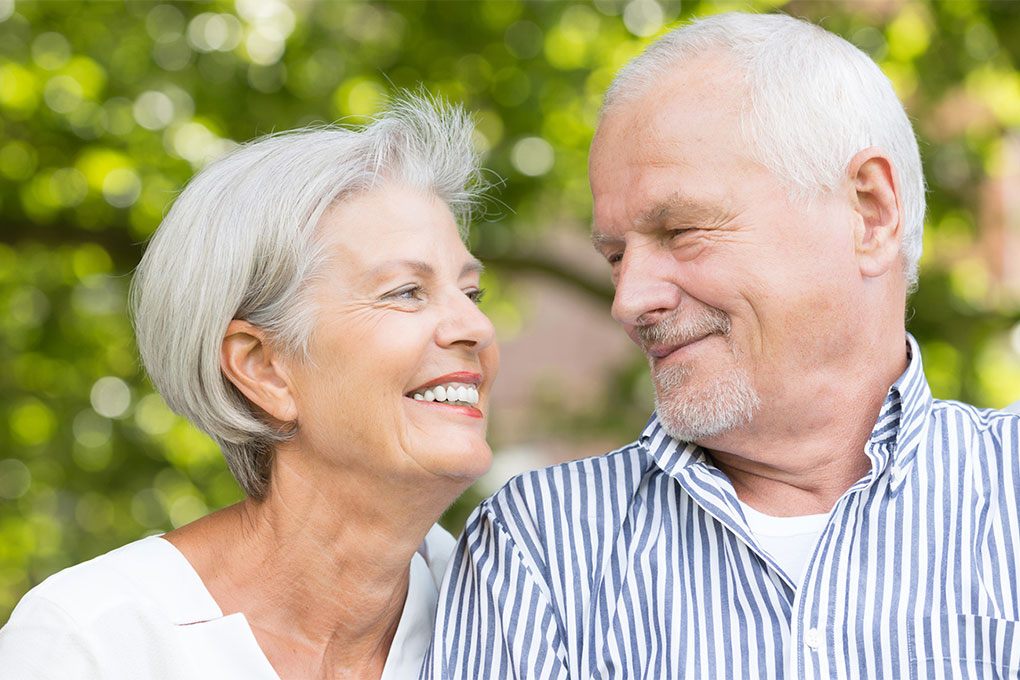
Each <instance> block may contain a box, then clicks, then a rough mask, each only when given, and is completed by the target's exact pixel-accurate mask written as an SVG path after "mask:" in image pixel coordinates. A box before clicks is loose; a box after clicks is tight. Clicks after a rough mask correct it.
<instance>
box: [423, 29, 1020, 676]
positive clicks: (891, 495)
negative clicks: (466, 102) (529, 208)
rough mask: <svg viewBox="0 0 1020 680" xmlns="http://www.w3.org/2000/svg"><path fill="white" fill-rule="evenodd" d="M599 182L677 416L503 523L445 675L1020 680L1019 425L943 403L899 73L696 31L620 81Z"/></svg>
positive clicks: (464, 605) (462, 588)
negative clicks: (931, 348) (917, 317)
mask: <svg viewBox="0 0 1020 680" xmlns="http://www.w3.org/2000/svg"><path fill="white" fill-rule="evenodd" d="M590 175H591V177H590V179H591V187H592V194H593V196H594V202H595V203H594V205H595V220H594V234H593V238H594V242H595V246H596V248H597V249H598V250H599V252H600V253H602V255H604V256H605V258H606V260H607V261H608V262H609V264H610V266H611V267H612V273H613V281H614V282H615V285H616V297H615V300H614V303H613V316H614V317H615V318H616V319H617V320H618V321H619V322H620V324H621V325H622V326H623V328H624V330H625V331H626V332H627V334H628V335H629V336H630V337H631V338H632V339H633V340H634V342H636V343H637V344H638V345H639V346H640V347H641V348H642V350H644V352H645V354H646V355H647V356H648V362H649V365H650V367H651V372H652V377H653V378H654V382H655V388H656V394H657V402H656V411H655V415H654V416H653V417H652V419H651V420H650V421H649V423H648V425H647V427H646V428H645V430H644V432H643V433H642V434H641V436H640V438H639V439H638V440H637V441H636V442H635V443H633V444H631V445H630V446H627V447H625V448H623V449H620V450H618V451H615V452H613V453H610V454H608V455H606V456H602V457H599V458H591V459H586V460H580V461H575V462H573V463H568V464H565V465H560V466H557V467H554V468H550V469H547V470H540V471H537V472H533V473H529V474H526V475H523V476H521V477H518V478H516V479H514V480H512V481H511V482H510V483H509V484H507V486H506V487H505V488H504V489H502V490H501V491H500V492H499V493H497V494H496V495H495V496H493V497H492V498H491V499H489V500H487V501H486V502H485V503H483V504H482V506H481V507H480V508H479V509H478V510H477V511H476V513H475V514H474V515H473V516H472V517H471V519H470V520H469V522H468V525H467V528H466V529H465V533H464V536H463V537H462V538H461V541H460V544H459V552H458V553H457V555H456V556H455V557H454V559H453V560H452V561H451V569H450V572H449V573H448V575H447V582H446V585H445V587H444V591H443V592H442V593H441V595H440V603H439V621H438V626H437V632H436V637H435V638H434V640H433V646H432V650H431V652H430V655H429V657H428V658H427V660H426V666H425V669H424V672H423V674H424V677H429V678H444V679H445V678H471V679H476V678H535V679H536V680H537V679H541V680H550V679H557V678H563V679H565V678H578V679H580V678H620V679H632V678H681V677H683V678H727V679H729V678H778V677H786V678H925V679H927V678H964V677H966V678H978V677H981V678H985V677H987V678H1005V677H1010V678H1016V677H1020V580H1018V579H1020V417H1018V416H1016V415H1010V414H1006V413H1004V412H1000V411H991V410H981V409H977V408H973V407H971V406H967V405H964V404H959V403H954V402H944V401H938V400H933V398H932V396H931V392H930V391H929V388H928V385H927V383H926V381H925V377H924V373H923V369H922V366H921V357H920V353H919V351H918V347H917V344H916V343H915V342H914V340H913V339H912V338H911V337H910V336H909V335H907V334H906V333H905V329H904V308H905V301H906V296H907V293H908V292H909V290H910V289H911V287H912V286H913V285H914V283H915V281H916V271H917V260H918V257H919V256H920V252H921V230H922V222H923V217H924V191H925V189H924V180H923V177H922V174H921V164H920V158H919V155H918V150H917V144H916V142H915V140H914V136H913V132H912V130H911V127H910V123H909V121H908V119H907V117H906V115H905V113H904V111H903V107H902V105H901V104H900V102H899V101H898V99H897V98H896V95H895V94H894V92H893V89H892V87H891V85H890V83H889V81H888V80H887V79H886V78H885V77H884V76H883V75H882V73H881V71H880V70H879V69H878V67H877V66H876V65H875V64H874V63H873V62H872V61H871V60H870V59H869V58H868V57H867V56H865V55H864V54H863V53H861V52H860V51H859V50H857V49H856V48H855V47H853V46H852V45H850V44H849V43H847V42H845V41H844V40H842V39H841V38H839V37H837V36H835V35H832V34H830V33H828V32H826V31H824V30H822V29H820V28H818V27H816V26H813V25H811V24H808V23H805V22H801V21H797V20H794V19H791V18H789V17H785V16H779V15H761V16H755V15H743V14H727V15H720V16H716V17H712V18H710V19H705V20H702V21H699V22H695V23H693V24H690V25H688V26H685V27H683V28H681V29H679V30H677V31H674V32H673V33H671V34H669V35H667V36H665V37H664V38H662V39H661V40H660V41H658V42H657V43H655V44H654V45H652V46H651V47H650V48H649V49H648V50H647V51H646V52H645V53H644V54H643V55H641V56H640V57H638V58H637V59H636V60H635V61H634V62H632V63H631V64H630V65H629V66H627V67H626V68H625V69H624V70H623V71H622V72H621V73H620V75H619V76H618V77H617V79H616V81H615V82H614V83H613V85H612V87H611V88H610V90H609V93H608V94H607V96H606V100H605V103H604V106H603V111H602V116H601V119H600V122H599V126H598V131H597V133H596V135H595V139H594V142H593V144H592V150H591V166H590Z"/></svg>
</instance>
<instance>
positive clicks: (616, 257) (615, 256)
mask: <svg viewBox="0 0 1020 680" xmlns="http://www.w3.org/2000/svg"><path fill="white" fill-rule="evenodd" d="M622 259H623V253H612V254H610V255H606V261H607V262H609V264H611V265H613V264H616V263H617V262H619V261H620V260H622Z"/></svg>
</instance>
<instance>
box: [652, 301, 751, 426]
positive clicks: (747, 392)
mask: <svg viewBox="0 0 1020 680" xmlns="http://www.w3.org/2000/svg"><path fill="white" fill-rule="evenodd" d="M711 333H714V334H718V335H721V336H722V337H723V338H724V339H725V340H726V341H727V343H728V342H729V333H730V319H729V317H728V316H727V315H726V314H725V313H723V312H722V311H720V310H718V309H715V308H712V307H707V308H705V309H704V311H699V312H697V313H696V314H695V315H693V316H690V317H689V318H687V319H685V320H684V321H683V322H681V321H679V319H678V315H677V314H674V315H672V316H670V317H667V318H665V319H663V320H661V321H658V322H656V323H655V324H653V325H650V326H642V327H639V328H638V329H637V331H636V334H637V336H638V338H639V339H640V341H641V343H642V345H643V346H645V347H647V346H648V345H655V344H658V345H673V344H680V343H686V342H689V341H691V340H693V339H696V338H700V337H703V336H705V335H707V334H711ZM730 351H731V352H732V351H733V350H732V347H731V348H730ZM735 358H736V356H735V355H734V359H735ZM649 364H650V367H651V370H652V380H653V381H654V382H655V410H656V412H657V413H658V414H659V422H660V423H662V427H663V429H665V430H666V432H668V433H669V434H670V435H671V436H672V437H673V438H674V439H677V440H680V441H684V442H697V441H701V440H703V439H707V438H710V437H715V436H718V435H720V434H722V433H724V432H728V431H730V430H733V429H735V428H737V427H741V426H743V425H746V424H747V423H749V422H750V421H751V418H752V417H754V414H755V412H756V411H757V410H758V408H759V407H760V406H761V399H759V398H758V394H757V392H755V390H754V387H753V386H752V385H751V380H750V378H749V377H748V375H747V374H746V373H745V372H744V371H742V370H741V369H739V368H737V367H736V361H734V368H733V369H732V370H731V371H728V372H727V373H724V374H720V375H715V376H708V379H706V377H705V376H702V380H701V381H700V382H701V384H700V385H698V386H696V387H695V386H692V385H690V384H689V383H690V378H691V375H692V374H693V373H694V372H695V370H700V371H702V372H703V371H705V370H706V369H705V368H704V367H699V368H698V369H696V367H695V366H693V365H691V364H686V363H685V364H679V365H674V366H661V367H659V368H656V367H655V363H654V361H653V360H651V359H649Z"/></svg>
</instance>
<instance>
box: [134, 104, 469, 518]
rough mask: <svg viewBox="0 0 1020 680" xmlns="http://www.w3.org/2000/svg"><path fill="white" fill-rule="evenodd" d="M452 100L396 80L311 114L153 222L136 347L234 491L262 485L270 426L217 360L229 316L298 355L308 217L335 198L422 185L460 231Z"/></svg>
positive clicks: (282, 434)
mask: <svg viewBox="0 0 1020 680" xmlns="http://www.w3.org/2000/svg"><path fill="white" fill-rule="evenodd" d="M473 130H474V126H473V124H472V122H471V119H470V118H469V116H468V115H467V114H466V113H465V112H464V111H463V109H462V108H460V107H459V106H451V105H449V104H447V103H444V102H442V101H437V100H435V99H432V98H430V97H428V96H425V95H423V94H422V95H409V94H405V95H403V96H401V97H399V98H397V99H396V100H395V102H394V103H393V104H392V106H391V107H390V108H389V109H388V110H387V111H386V112H385V113H383V114H381V115H379V116H378V117H376V118H374V119H373V120H372V121H371V122H370V123H368V124H367V125H365V126H363V127H360V128H358V129H350V128H345V127H339V126H324V127H319V128H314V129H299V130H291V131H287V132H282V133H277V134H272V135H269V136H266V137H262V138H260V139H256V140H254V141H251V142H249V143H247V144H244V145H242V146H240V147H238V148H237V149H235V150H233V151H232V152H230V153H228V154H227V155H225V156H223V157H222V158H220V159H218V160H216V161H214V162H213V163H211V164H210V165H209V166H207V167H206V168H204V169H203V170H202V171H201V172H199V173H198V174H197V175H196V176H195V177H194V178H193V179H192V180H191V182H190V183H189V184H188V185H187V187H186V188H185V189H184V190H183V192H182V193H181V194H180V196H179V197H178V198H177V200H176V201H175V202H174V204H173V207H172V208H171V209H170V211H169V212H168V213H167V215H166V217H165V219H164V220H163V222H162V224H160V226H159V228H158V229H157V230H156V233H155V235H154V236H153V238H152V241H151V243H149V245H148V248H147V249H146V251H145V255H144V256H143V257H142V260H141V262H140V264H139V265H138V269H137V271H136V272H135V275H134V281H133V283H132V295H131V302H132V311H133V317H134V325H135V334H136V336H137V339H138V348H139V351H140V352H141V356H142V361H143V362H144V364H145V368H146V369H147V370H148V373H149V376H150V377H151V379H152V382H153V383H154V384H155V386H156V389H158V390H159V392H160V394H161V395H162V396H163V398H164V399H165V400H166V403H167V404H168V405H169V406H170V408H171V409H173V410H174V411H175V412H177V413H179V414H181V415H183V416H184V417H186V418H187V419H188V420H190V421H191V422H192V423H194V424H195V425H196V426H197V427H198V428H199V429H201V430H202V431H204V432H205V433H206V434H208V435H209V436H210V437H212V438H213V439H214V440H215V441H216V443H217V444H219V446H220V448H221V449H222V451H223V455H224V457H225V458H226V459H227V464H228V465H229V466H230V470H231V472H232V473H233V475H234V477H235V478H236V479H237V481H238V483H239V484H240V485H241V487H242V488H243V489H244V492H245V493H246V494H247V495H248V496H249V497H252V498H255V499H261V498H263V497H264V496H265V493H266V489H267V484H268V481H269V469H270V461H271V459H272V451H273V448H274V446H275V445H276V443H277V442H279V441H282V440H284V439H286V438H287V437H288V436H289V434H290V432H289V431H288V429H287V428H284V429H283V430H281V429H280V428H279V427H273V426H272V425H271V424H269V423H267V422H266V421H265V420H264V419H263V418H262V417H260V415H259V412H258V409H256V408H255V407H254V406H253V405H252V404H251V403H250V402H249V401H248V400H247V399H246V398H245V397H244V396H243V395H242V394H241V393H240V391H238V390H237V389H236V388H235V387H234V386H233V384H232V383H230V381H228V380H227V379H226V377H225V376H224V375H223V374H222V372H221V371H220V347H221V345H222V341H223V337H224V333H225V332H226V329H227V325H228V324H229V323H230V321H231V320H232V319H244V320H246V321H248V322H250V323H252V324H253V325H255V326H257V327H258V328H260V329H263V330H264V331H266V333H267V334H268V335H269V336H270V337H271V338H272V339H273V340H274V342H278V343H279V344H280V346H281V347H282V348H283V351H285V352H286V353H288V354H291V355H295V356H299V357H304V356H306V347H307V341H308V337H309V335H310V333H311V330H312V328H313V326H314V315H315V310H314V308H313V307H312V305H311V304H310V302H309V301H308V300H307V299H305V297H306V296H305V292H306V290H307V286H306V285H305V284H306V283H307V282H308V281H309V280H310V279H311V278H312V277H313V276H314V275H315V272H316V270H317V268H318V267H319V266H320V265H321V263H322V262H323V261H324V259H325V257H324V253H322V252H321V251H320V250H319V249H318V247H317V239H315V238H314V236H315V229H316V225H317V223H318V222H319V219H320V217H321V216H322V215H323V212H324V211H326V210H327V208H329V207H330V206H331V205H334V204H335V203H336V202H337V201H343V200H345V199H348V198H350V197H353V196H356V195H359V194H361V193H363V192H366V191H368V190H370V189H372V188H374V187H377V186H380V185H381V184H384V183H388V182H393V183H396V184H400V185H404V186H408V187H410V188H414V189H421V190H423V191H426V192H429V193H432V194H434V195H435V196H437V197H438V198H440V199H441V200H443V201H444V202H445V203H446V204H447V205H448V206H449V207H450V209H451V211H452V212H453V214H454V216H455V217H456V218H457V222H458V224H459V225H460V228H461V234H462V236H464V235H466V229H467V223H468V221H469V219H470V213H471V211H472V208H473V207H474V206H475V205H477V202H478V197H479V196H480V192H481V190H482V189H483V182H482V181H481V175H480V171H479V167H478V156H477V154H476V153H475V152H474V150H473V147H472V139H471V138H472V133H473Z"/></svg>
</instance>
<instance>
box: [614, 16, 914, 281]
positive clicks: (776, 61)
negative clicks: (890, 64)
mask: <svg viewBox="0 0 1020 680" xmlns="http://www.w3.org/2000/svg"><path fill="white" fill-rule="evenodd" d="M712 52H718V53H721V54H725V55H727V56H728V57H729V58H730V59H732V60H733V63H734V65H735V66H736V67H737V68H739V69H741V70H742V72H743V76H744V83H745V85H746V87H747V92H748V94H749V99H748V104H747V105H746V106H745V107H744V109H743V111H742V114H741V116H742V128H743V129H742V133H743V135H744V139H745V141H746V142H747V143H748V146H749V148H750V149H751V151H752V154H753V155H754V158H755V160H756V161H757V162H758V163H760V164H761V165H763V166H764V167H766V168H768V169H769V170H770V171H771V172H772V173H773V174H775V175H776V177H778V178H779V179H780V180H782V181H784V182H785V183H786V185H787V186H788V187H789V189H790V191H791V196H793V197H795V198H801V199H804V198H810V197H811V196H815V195H818V194H819V193H821V192H823V191H825V190H829V189H833V188H835V187H836V186H838V185H839V183H840V182H841V181H842V180H843V178H844V176H845V173H846V169H847V164H848V163H849V161H850V159H851V158H853V156H854V155H855V154H856V153H857V152H858V151H861V150H862V149H866V148H868V147H872V146H874V147H878V148H880V149H882V150H884V151H885V152H886V153H888V154H889V156H890V158H891V159H892V161H893V164H894V165H895V167H896V171H897V172H898V174H899V179H900V185H901V188H902V199H903V212H904V234H903V245H902V251H903V263H904V272H905V275H906V279H907V285H908V289H910V290H912V289H914V287H916V284H917V263H918V260H920V258H921V247H922V245H921V239H922V235H923V232H924V212H925V183H924V172H923V170H922V167H921V155H920V153H919V151H918V148H917V140H916V139H915V137H914V131H913V128H912V127H911V125H910V120H909V119H908V118H907V114H906V112H905V111H904V110H903V104H902V103H901V102H900V100H899V98H898V97H897V96H896V92H895V91H894V90H893V87H892V83H890V82H889V79H888V78H887V77H886V76H885V75H884V74H883V73H882V71H881V69H879V68H878V65H877V64H875V62H874V61H872V59H871V58H870V57H868V55H866V54H864V53H863V52H861V51H860V50H859V49H858V48H856V47H854V46H853V45H851V44H850V43H849V42H847V41H846V40H844V39H843V38H840V37H839V36H837V35H835V34H833V33H830V32H829V31H826V30H824V29H822V28H820V27H818V26H815V25H814V24H811V23H808V22H806V21H801V20H799V19H794V18H793V17H789V16H786V15H783V14H742V13H737V12H733V13H727V14H719V15H716V16H711V17H707V18H704V19H700V20H697V21H694V22H691V23H689V24H687V25H685V26H682V27H680V28H678V29H676V30H674V31H672V32H670V33H667V34H666V35H665V36H663V37H662V38H660V39H659V40H658V41H657V42H655V43H653V44H652V45H651V46H649V48H648V49H647V50H645V52H644V53H643V54H641V55H640V56H638V57H636V58H635V59H634V60H632V61H631V62H630V63H629V64H627V66H626V67H624V68H623V69H622V70H621V71H620V73H619V74H618V75H617V76H616V78H615V80H614V81H613V83H612V85H610V87H609V90H608V92H607V93H606V98H605V101H604V103H603V107H602V111H603V115H605V113H606V112H608V111H609V110H611V109H612V108H614V107H616V106H618V105H619V104H621V103H624V102H627V101H632V100H633V99H635V98H636V97H639V96H641V95H643V94H645V93H647V92H648V91H649V89H650V88H651V87H654V85H655V84H656V83H659V82H661V80H662V78H663V77H665V76H668V74H669V73H670V72H671V71H674V70H675V69H677V68H679V67H681V66H682V65H683V64H684V63H685V62H686V61H688V60H691V59H694V58H696V57H698V56H702V55H705V54H709V53H712Z"/></svg>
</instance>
